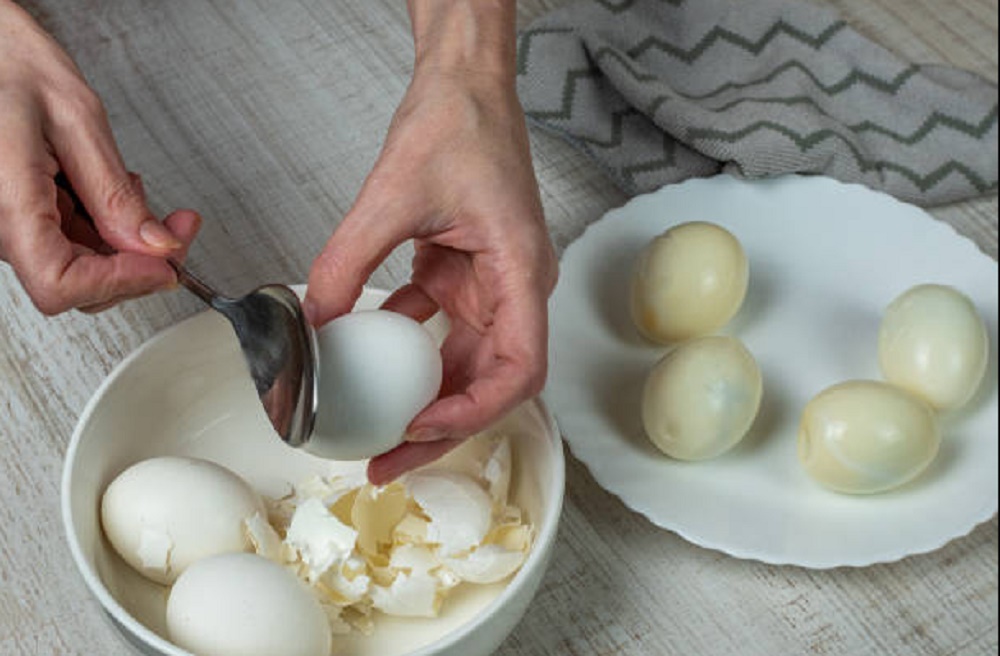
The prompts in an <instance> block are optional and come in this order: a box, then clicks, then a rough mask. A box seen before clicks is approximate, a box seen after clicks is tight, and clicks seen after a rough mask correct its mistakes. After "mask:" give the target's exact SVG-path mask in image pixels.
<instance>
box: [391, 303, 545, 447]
mask: <svg viewBox="0 0 1000 656" xmlns="http://www.w3.org/2000/svg"><path fill="white" fill-rule="evenodd" d="M466 330H467V331H468V330H471V329H466ZM453 333H454V334H453V335H451V336H449V340H446V342H445V345H444V349H443V357H444V358H445V360H446V363H445V367H446V369H449V368H450V367H458V368H459V371H457V372H449V375H450V376H452V377H455V378H456V379H457V380H453V381H449V383H448V387H449V390H448V391H449V392H451V393H449V394H447V395H442V397H441V398H439V399H438V400H437V401H435V402H434V403H432V404H431V405H429V406H428V407H427V408H425V409H424V410H423V411H421V412H420V414H418V415H417V416H416V417H415V418H414V419H413V421H412V422H411V423H410V426H409V429H408V432H409V433H410V434H411V436H412V439H414V440H421V441H422V440H432V439H440V438H458V437H465V436H468V435H472V434H473V433H477V432H479V431H482V430H484V429H486V428H487V427H488V426H489V425H490V424H492V423H494V422H495V421H497V420H499V419H500V418H501V417H502V416H503V415H505V414H506V413H507V412H509V411H511V410H513V409H514V407H516V406H517V405H518V404H519V403H521V402H522V401H524V400H526V399H528V398H530V397H532V396H534V395H536V394H538V393H539V392H540V391H541V389H542V386H543V385H544V382H545V375H546V369H547V364H548V363H547V354H546V353H547V331H546V318H545V309H544V302H542V303H541V306H539V301H537V300H534V301H525V302H517V303H509V304H506V305H503V306H501V307H498V309H497V312H496V315H495V317H494V321H493V323H492V325H491V327H490V332H489V335H488V336H485V337H484V336H478V335H475V334H470V333H469V332H466V333H464V334H463V333H462V332H461V331H457V332H456V331H453ZM450 341H452V342H453V343H449V342H450ZM470 341H475V342H478V344H477V345H474V346H471V347H470V345H469V342H470ZM460 342H466V343H465V344H462V343H460ZM470 349H471V352H470ZM490 350H492V352H490ZM477 358H479V359H482V361H479V362H477V361H476V359H477ZM454 360H464V361H466V362H467V363H469V366H471V369H470V370H468V371H467V372H464V373H463V372H462V371H461V366H462V363H461V362H458V363H457V364H456V363H455V362H454ZM463 375H464V376H471V377H469V378H468V379H467V381H466V380H462V377H463ZM466 382H467V384H465V383H466ZM456 384H457V385H458V387H457V388H456ZM463 384H465V386H464V389H462V387H461V385H463Z"/></svg>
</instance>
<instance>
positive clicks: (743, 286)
mask: <svg viewBox="0 0 1000 656" xmlns="http://www.w3.org/2000/svg"><path fill="white" fill-rule="evenodd" d="M749 276H750V274H749V265H748V262H747V257H746V253H744V251H743V247H742V245H741V244H740V242H739V240H738V239H736V237H735V236H733V234H732V233H730V232H729V231H728V230H726V229H725V228H723V227H721V226H718V225H715V224H713V223H707V222H704V221H693V222H690V223H682V224H680V225H676V226H674V227H672V228H670V229H669V230H667V231H666V232H664V233H663V234H662V235H660V236H658V237H656V238H654V239H653V240H652V241H651V242H650V243H649V244H647V245H646V247H645V248H644V249H643V250H642V252H641V253H640V254H639V257H638V259H637V260H636V264H635V267H634V270H633V273H632V287H631V297H630V298H631V305H630V308H631V312H632V320H633V323H635V326H636V328H638V330H639V332H640V333H641V334H642V335H644V336H645V337H646V338H648V339H650V340H652V341H654V342H659V343H663V344H666V343H671V342H676V341H680V340H684V339H690V338H692V337H698V336H701V335H707V334H709V333H711V332H712V331H714V330H716V329H718V328H721V327H722V326H723V325H725V324H726V323H727V322H728V321H729V320H730V319H732V318H733V316H734V315H735V314H736V312H737V311H739V309H740V306H741V305H742V304H743V299H744V297H745V296H746V292H747V285H748V282H749Z"/></svg>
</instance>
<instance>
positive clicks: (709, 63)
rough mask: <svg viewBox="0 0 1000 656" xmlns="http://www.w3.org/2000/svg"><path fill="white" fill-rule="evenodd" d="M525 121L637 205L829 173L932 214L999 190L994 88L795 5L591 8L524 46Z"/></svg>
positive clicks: (689, 0)
mask: <svg viewBox="0 0 1000 656" xmlns="http://www.w3.org/2000/svg"><path fill="white" fill-rule="evenodd" d="M518 93H519V95H520V98H521V103H522V105H523V106H524V109H525V113H526V115H527V117H528V119H529V121H530V122H532V123H535V124H538V125H541V126H544V127H545V128H548V129H550V130H553V131H555V132H557V133H558V134H560V135H562V136H563V137H565V138H566V139H568V140H569V141H570V142H572V143H573V144H575V145H576V146H577V147H578V148H579V149H581V150H582V151H583V152H584V153H586V154H587V155H588V156H589V157H591V158H593V160H594V161H596V162H597V163H598V164H599V165H600V166H601V167H602V168H603V169H604V170H605V171H606V172H607V173H608V174H609V175H610V176H611V177H612V178H613V179H614V181H615V182H616V183H617V184H618V185H619V186H620V187H621V188H622V189H623V190H624V191H625V192H627V193H629V194H636V193H640V192H645V191H649V190H652V189H655V188H658V187H660V186H662V185H664V184H667V183H670V182H677V181H679V180H683V179H686V178H689V177H694V176H708V175H713V174H715V173H718V172H720V171H726V172H730V173H733V174H736V175H740V176H744V177H747V178H759V177H767V176H774V175H779V174H784V173H813V174H823V175H828V176H830V177H833V178H837V179H839V180H843V181H846V182H857V183H861V184H865V185H868V186H869V187H873V188H876V189H880V190H883V191H886V192H888V193H890V194H892V195H894V196H897V197H899V198H902V199H904V200H907V201H909V202H912V203H916V204H919V205H923V206H932V205H938V204H942V203H947V202H951V201H956V200H961V199H966V198H971V197H975V196H981V195H985V194H991V193H995V192H996V190H997V87H996V85H995V84H992V83H991V82H989V81H987V80H984V79H983V78H981V77H979V76H977V75H974V74H972V73H969V72H966V71H962V70H958V69H955V68H951V67H947V66H937V65H917V64H913V63H908V62H905V61H901V60H900V59H899V58H898V57H897V56H895V55H893V54H892V53H890V52H889V51H887V50H886V49H884V48H882V47H881V46H879V45H877V44H875V43H873V42H872V41H870V40H869V39H867V38H865V37H863V36H861V35H860V34H858V33H857V32H856V31H854V30H852V29H851V28H850V27H849V26H848V25H847V24H846V23H845V22H844V21H843V20H841V19H840V18H838V16H837V15H836V14H834V13H832V12H830V11H828V10H826V9H822V8H819V7H817V6H815V5H811V4H808V3H806V2H802V1H793V0H753V1H747V0H743V1H740V0H588V1H586V2H580V3H577V4H573V5H569V6H567V7H564V8H561V9H559V10H556V11H553V12H552V13H550V14H547V15H545V16H543V17H541V18H540V19H538V20H536V21H535V22H534V23H532V24H531V25H529V26H528V27H527V28H526V29H525V30H523V31H522V32H521V33H520V35H519V42H518Z"/></svg>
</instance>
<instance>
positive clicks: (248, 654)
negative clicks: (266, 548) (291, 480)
mask: <svg viewBox="0 0 1000 656" xmlns="http://www.w3.org/2000/svg"><path fill="white" fill-rule="evenodd" d="M167 629H168V631H169V633H170V639H171V641H173V642H174V643H176V644H177V645H179V646H180V647H182V648H184V649H187V650H189V651H190V652H192V653H194V654H198V655H199V656H275V654H281V655H282V656H329V654H330V648H331V646H332V645H331V643H332V637H331V634H330V626H329V623H328V621H327V617H326V613H325V612H324V611H323V609H322V607H321V606H320V604H319V601H317V599H316V597H314V596H313V594H312V593H311V592H310V591H309V589H308V588H307V587H306V586H305V585H304V584H303V583H302V582H300V581H299V580H298V579H296V578H295V575H294V574H292V573H291V572H289V571H288V570H286V569H285V568H284V567H282V566H281V565H279V564H277V563H274V562H272V561H270V560H267V559H266V558H262V557H260V556H257V555H255V554H242V553H241V554H222V555H218V556H211V557H209V558H205V559H203V560H199V561H198V562H197V563H195V564H194V565H192V566H191V567H189V568H188V569H187V570H186V571H185V572H184V573H183V574H182V575H181V576H180V578H178V579H177V582H176V583H174V586H173V588H171V590H170V597H169V599H168V600H167Z"/></svg>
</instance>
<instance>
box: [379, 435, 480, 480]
mask: <svg viewBox="0 0 1000 656" xmlns="http://www.w3.org/2000/svg"><path fill="white" fill-rule="evenodd" d="M461 443H462V440H438V441H436V442H404V443H403V444H400V445H399V446H397V447H396V448H395V449H393V450H392V451H389V452H388V453H383V454H382V455H380V456H376V457H375V458H372V459H371V460H370V461H369V462H368V481H369V482H370V483H371V484H372V485H385V484H387V483H391V482H392V481H394V480H396V479H397V478H399V477H400V476H402V475H403V474H405V473H406V472H409V471H412V470H414V469H416V468H417V467H420V466H422V465H426V464H427V463H429V462H433V461H435V460H437V459H438V458H440V457H441V456H443V455H444V454H446V453H448V452H449V451H451V450H452V449H454V448H455V447H457V446H458V445H459V444H461Z"/></svg>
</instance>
